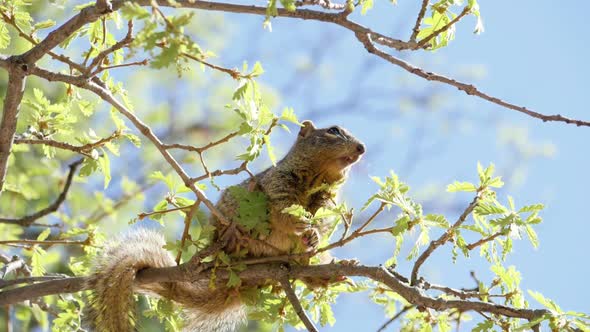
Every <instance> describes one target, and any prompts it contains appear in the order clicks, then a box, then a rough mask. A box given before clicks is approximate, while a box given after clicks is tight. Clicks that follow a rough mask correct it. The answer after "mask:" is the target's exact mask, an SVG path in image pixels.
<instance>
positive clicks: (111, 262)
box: [89, 121, 364, 332]
mask: <svg viewBox="0 0 590 332" xmlns="http://www.w3.org/2000/svg"><path fill="white" fill-rule="evenodd" d="M303 124H304V126H303V127H302V128H301V130H300V131H299V135H298V137H297V141H296V142H295V144H294V145H293V147H292V148H291V150H290V151H289V153H288V154H287V155H286V156H285V157H284V158H283V159H282V160H281V161H280V162H278V163H277V165H276V166H273V167H271V168H269V169H267V170H265V171H263V172H261V173H259V174H258V175H256V176H255V177H254V178H253V179H248V180H246V181H244V182H242V183H241V184H239V186H242V187H244V188H247V189H248V190H251V191H252V190H254V191H260V192H263V193H264V194H265V195H266V196H267V201H268V208H269V211H268V212H269V223H270V233H269V235H268V236H266V237H262V236H261V237H260V238H259V239H258V240H259V241H258V242H251V241H246V242H245V241H244V239H243V237H241V236H240V234H238V233H233V235H232V236H231V237H230V238H229V241H228V243H227V246H226V247H225V248H224V250H225V251H226V252H227V253H229V254H231V253H234V252H236V251H237V250H239V249H240V248H247V249H248V256H250V257H259V256H274V255H280V254H286V253H292V252H293V251H294V250H301V248H303V249H304V250H305V249H306V248H307V249H309V247H314V246H317V240H318V239H319V237H321V233H322V230H323V227H322V225H315V226H312V225H309V224H305V223H303V222H301V221H300V220H299V219H297V218H296V217H294V216H292V215H289V214H285V213H282V211H283V209H285V208H287V207H290V206H291V205H293V204H299V205H302V206H303V207H304V208H305V209H306V210H307V211H309V212H311V213H315V212H316V211H317V210H318V209H319V208H320V207H322V206H330V205H331V204H332V201H333V199H334V197H335V196H336V191H337V186H338V184H339V183H342V182H343V180H344V179H345V178H346V174H347V171H348V169H349V168H350V166H351V165H352V164H354V163H355V162H356V161H358V159H359V158H360V156H361V155H362V154H363V153H364V146H363V145H362V143H360V142H359V141H358V140H357V139H356V138H354V137H353V136H352V135H350V134H349V133H348V132H347V131H346V130H345V129H342V128H339V127H331V128H324V129H316V128H315V127H314V125H313V123H312V122H311V121H305V122H304V123H303ZM334 128H337V129H334ZM317 188H322V189H321V190H317ZM216 207H217V209H218V210H219V211H220V212H221V213H222V214H223V215H224V216H226V217H227V218H228V219H229V220H232V219H234V218H235V217H236V214H237V210H238V202H237V201H236V200H235V199H234V198H233V197H232V195H231V194H230V192H229V191H228V190H225V191H224V192H223V193H222V195H221V198H220V199H219V201H218V202H217V204H216ZM212 223H213V224H214V225H216V227H217V232H216V233H217V234H222V233H223V231H224V227H223V226H222V225H221V224H219V222H218V221H217V219H216V218H215V217H212ZM163 245H164V239H163V238H162V236H161V235H159V234H157V233H156V232H152V231H146V230H141V231H138V232H135V233H132V234H130V235H128V236H126V237H123V238H122V239H121V240H120V241H119V242H117V243H112V244H110V245H109V246H107V249H106V250H105V251H104V253H103V255H102V256H101V258H100V259H99V260H98V262H97V263H96V267H95V273H94V274H93V276H92V277H91V280H90V282H89V286H90V288H93V289H94V292H93V295H92V297H91V298H92V302H91V306H90V308H91V310H90V315H89V318H90V319H91V321H92V322H93V323H92V324H93V327H94V329H95V330H96V331H99V332H103V331H121V332H126V331H131V330H133V329H134V323H133V315H131V314H130V313H131V312H132V308H133V307H134V303H133V292H134V291H136V292H143V293H149V294H156V295H158V296H162V297H165V298H168V299H171V300H173V301H175V302H177V303H179V304H180V305H182V306H183V307H184V308H185V311H186V312H187V316H188V318H189V323H188V324H187V328H186V331H195V332H197V331H198V332H225V331H232V330H235V329H236V328H237V327H238V326H239V325H240V324H241V323H242V322H243V321H244V320H245V314H244V313H245V311H244V308H243V306H242V305H241V304H240V303H239V301H238V300H237V299H236V298H231V299H230V300H228V298H229V297H228V292H227V291H226V290H216V291H212V290H210V289H209V288H208V286H207V284H206V283H187V282H176V283H157V284H148V285H142V286H141V287H140V288H138V289H133V280H134V278H135V274H136V273H137V271H139V270H141V269H143V268H146V267H165V266H173V265H175V262H174V259H173V257H172V256H171V254H170V253H169V252H167V251H166V250H164V249H163V248H162V246H163Z"/></svg>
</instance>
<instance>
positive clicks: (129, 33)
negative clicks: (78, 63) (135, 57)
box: [87, 20, 133, 71]
mask: <svg viewBox="0 0 590 332" xmlns="http://www.w3.org/2000/svg"><path fill="white" fill-rule="evenodd" d="M132 42H133V21H132V20H129V21H127V34H126V35H125V37H124V38H123V39H121V40H120V41H118V42H116V43H115V44H114V45H113V46H111V47H109V48H107V49H106V50H104V51H102V52H100V53H99V54H98V55H97V56H96V57H95V58H94V59H93V60H92V62H91V63H90V65H89V66H88V69H87V71H90V70H92V68H95V67H99V66H101V65H102V62H103V61H104V59H106V57H107V56H109V54H111V53H113V52H115V51H118V50H120V49H121V48H123V47H125V46H127V45H129V44H131V43H132Z"/></svg>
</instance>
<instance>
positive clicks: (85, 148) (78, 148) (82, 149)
mask: <svg viewBox="0 0 590 332" xmlns="http://www.w3.org/2000/svg"><path fill="white" fill-rule="evenodd" d="M119 137H121V132H120V131H115V132H114V133H112V134H111V135H110V136H108V137H105V138H101V139H99V140H97V141H96V142H93V143H88V144H84V145H73V144H70V143H66V142H59V141H55V140H52V139H32V138H16V139H15V140H14V144H31V145H47V146H52V147H54V148H58V149H62V150H69V151H73V152H77V153H80V154H82V155H84V156H86V157H89V158H93V157H92V156H91V155H90V153H91V152H92V150H93V149H95V148H98V147H101V146H103V145H105V144H107V143H108V142H110V141H112V140H115V139H117V138H119Z"/></svg>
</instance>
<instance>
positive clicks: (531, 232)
mask: <svg viewBox="0 0 590 332" xmlns="http://www.w3.org/2000/svg"><path fill="white" fill-rule="evenodd" d="M525 229H526V233H527V235H528V236H529V240H530V241H531V244H532V245H533V247H535V248H537V247H538V246H539V238H538V237H537V233H536V232H535V230H534V229H533V228H532V227H531V226H530V225H526V226H525Z"/></svg>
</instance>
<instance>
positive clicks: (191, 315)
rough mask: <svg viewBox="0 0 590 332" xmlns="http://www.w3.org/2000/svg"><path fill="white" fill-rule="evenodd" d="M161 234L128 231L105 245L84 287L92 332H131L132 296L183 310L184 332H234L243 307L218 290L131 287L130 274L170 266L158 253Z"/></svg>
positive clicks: (181, 285)
mask: <svg viewBox="0 0 590 332" xmlns="http://www.w3.org/2000/svg"><path fill="white" fill-rule="evenodd" d="M164 245H165V241H164V237H163V236H162V234H160V233H158V232H156V231H153V230H148V229H139V230H134V231H133V232H132V233H129V234H127V235H124V236H122V237H120V238H119V239H117V240H115V241H113V242H111V243H109V244H107V246H106V247H105V249H104V250H103V252H102V254H101V255H100V256H99V258H98V260H97V261H96V262H95V266H94V272H93V274H92V275H91V276H90V278H89V281H88V282H87V286H88V288H89V289H93V291H92V294H91V295H90V303H89V307H88V310H87V312H86V315H87V316H86V321H88V323H89V324H90V328H91V330H92V331H96V332H113V331H117V332H127V331H135V330H137V327H136V326H135V324H136V323H135V315H134V312H135V300H134V298H133V293H135V292H137V293H144V294H149V295H156V296H160V297H164V298H168V299H171V300H173V301H174V302H176V303H178V304H179V305H181V306H182V307H183V308H184V311H185V316H186V324H185V328H184V331H186V332H228V331H234V330H236V329H237V327H238V326H240V325H241V324H243V323H244V322H245V320H246V315H245V308H243V305H242V304H241V303H239V301H237V300H233V301H227V299H228V294H227V292H226V291H224V290H215V291H214V290H210V289H209V287H208V283H207V282H196V283H190V282H174V283H152V284H144V285H134V280H135V275H136V274H137V272H138V271H139V270H142V269H145V268H148V267H169V266H175V265H176V262H175V261H174V258H173V257H172V255H171V254H170V252H168V251H167V250H165V249H164V248H163V246H164Z"/></svg>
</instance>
